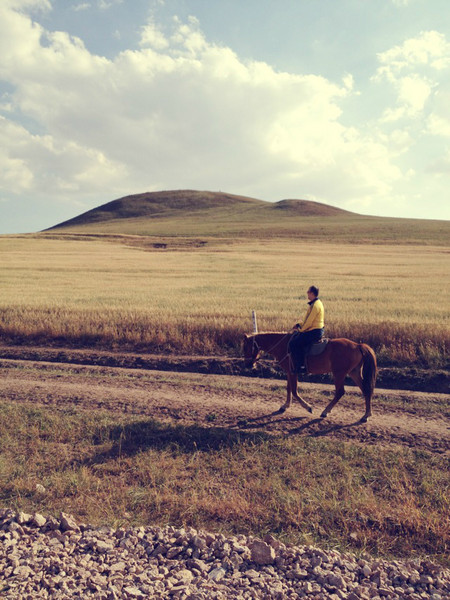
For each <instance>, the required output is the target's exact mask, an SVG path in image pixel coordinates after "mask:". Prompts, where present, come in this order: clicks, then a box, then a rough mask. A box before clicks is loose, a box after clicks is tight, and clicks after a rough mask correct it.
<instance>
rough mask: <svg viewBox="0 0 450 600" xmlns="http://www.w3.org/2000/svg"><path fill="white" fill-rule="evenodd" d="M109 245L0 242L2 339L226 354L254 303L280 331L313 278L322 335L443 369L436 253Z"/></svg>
mask: <svg viewBox="0 0 450 600" xmlns="http://www.w3.org/2000/svg"><path fill="white" fill-rule="evenodd" d="M114 241H115V242H116V243H111V242H108V241H91V240H89V241H74V240H70V239H69V240H61V239H47V238H46V237H45V236H43V237H42V238H33V237H31V238H13V237H5V238H2V239H0V249H1V252H2V267H1V271H0V277H1V288H0V335H1V337H2V338H3V339H4V340H8V341H14V342H16V343H17V342H19V343H20V342H25V343H42V344H60V345H64V344H66V345H74V346H96V347H99V348H100V347H103V348H119V349H134V350H141V351H143V350H147V351H149V352H171V353H184V354H188V353H192V354H208V353H211V354H222V355H223V354H225V355H226V354H229V355H231V356H236V355H238V354H239V353H240V345H241V336H242V334H243V333H244V332H249V331H250V330H251V318H250V315H251V311H252V310H256V312H257V315H258V320H259V328H260V330H261V331H263V330H266V331H270V330H274V331H286V330H288V329H290V328H291V327H292V325H293V324H294V323H296V322H298V321H299V320H301V318H302V316H303V314H304V311H305V308H306V298H305V291H306V289H307V287H308V286H309V285H310V284H311V283H315V284H316V285H318V286H319V287H320V289H321V296H322V299H323V301H324V303H325V306H326V333H327V335H329V336H330V337H348V338H350V339H354V340H357V341H365V342H366V343H368V344H369V345H371V346H372V347H373V348H374V349H375V351H376V352H377V355H378V359H379V362H380V364H381V365H405V364H409V365H416V366H421V367H434V368H447V367H448V365H447V361H448V358H447V348H448V343H449V339H450V325H449V319H450V315H449V312H448V306H447V304H446V301H445V298H446V297H447V296H448V291H449V287H450V286H449V283H450V276H449V273H450V268H449V266H450V253H449V251H448V249H446V248H442V247H432V246H417V247H414V246H411V245H409V246H378V245H359V246H358V245H348V244H327V243H320V244H318V243H308V244H307V243H305V242H296V241H293V240H289V241H265V242H261V241H259V242H253V243H252V242H249V241H242V240H240V241H239V242H234V243H233V242H230V243H228V244H226V245H224V244H223V243H221V242H220V243H219V242H216V243H214V242H211V243H209V245H208V247H207V248H205V247H196V248H189V249H183V247H179V246H178V247H177V249H176V250H175V251H170V249H169V250H168V251H166V250H163V251H155V250H154V248H151V249H150V251H143V249H141V248H136V247H134V246H133V247H129V246H127V245H126V244H124V243H123V242H124V240H123V239H122V238H120V243H117V240H114ZM125 241H126V240H125ZM144 249H145V250H149V248H148V246H144Z"/></svg>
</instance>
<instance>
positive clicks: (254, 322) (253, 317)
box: [252, 310, 258, 333]
mask: <svg viewBox="0 0 450 600" xmlns="http://www.w3.org/2000/svg"><path fill="white" fill-rule="evenodd" d="M252 321H253V333H258V323H257V321H256V312H255V311H254V310H252Z"/></svg>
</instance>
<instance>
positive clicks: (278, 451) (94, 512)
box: [0, 402, 449, 564]
mask: <svg viewBox="0 0 450 600" xmlns="http://www.w3.org/2000/svg"><path fill="white" fill-rule="evenodd" d="M0 444H1V446H0V447H1V448H2V451H1V452H0V482H1V486H0V503H2V504H4V505H8V506H12V507H14V508H16V509H17V510H25V511H27V512H33V511H38V512H43V513H45V514H49V513H50V514H58V513H59V512H60V511H61V510H63V511H65V512H71V513H72V514H74V515H76V516H77V518H79V519H82V520H83V521H85V522H89V523H92V524H96V525H102V524H107V525H109V526H115V527H118V526H123V525H130V524H132V525H140V524H148V523H155V524H158V525H161V524H165V523H173V524H177V525H181V524H183V525H188V526H194V527H196V528H202V529H203V528H204V529H208V530H213V531H217V530H219V531H223V532H227V533H230V532H234V533H236V532H240V533H242V532H245V533H250V534H253V535H260V536H263V535H265V534H266V533H268V532H270V533H272V534H274V535H276V536H277V537H279V538H281V539H282V540H284V541H288V542H291V543H296V544H298V543H316V544H317V543H318V544H321V545H323V546H325V547H333V548H335V547H337V548H340V549H342V550H347V549H352V550H360V551H368V552H371V553H374V554H379V555H382V556H392V555H394V556H429V557H432V558H433V559H434V560H438V561H442V562H443V563H447V564H448V554H446V553H447V550H448V539H449V531H448V519H447V516H448V510H449V495H448V491H449V489H448V485H449V481H448V472H447V467H448V465H447V462H446V460H445V458H444V457H440V456H438V455H430V454H428V453H425V452H416V451H412V450H409V449H402V448H397V447H393V448H391V449H387V448H380V447H373V446H372V447H371V446H368V445H364V446H363V445H350V444H345V443H343V442H336V441H331V440H320V439H315V438H296V437H295V436H293V437H290V438H289V437H288V438H283V437H280V438H277V437H274V436H268V435H266V434H264V433H262V432H259V433H243V432H239V431H230V430H225V429H220V428H215V429H214V428H205V427H202V426H200V425H199V426H190V427H184V426H181V425H180V426H172V425H162V424H160V423H157V422H154V421H149V420H142V419H139V418H137V417H122V418H118V416H117V415H109V414H106V413H101V412H96V411H89V412H81V411H78V410H77V409H71V410H70V411H68V410H59V411H58V410H55V409H54V408H47V407H42V406H34V405H33V404H31V403H30V404H28V405H14V404H11V403H3V402H1V403H0ZM37 484H41V485H43V486H44V488H45V492H40V491H38V490H37V488H36V485H37Z"/></svg>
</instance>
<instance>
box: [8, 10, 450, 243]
mask: <svg viewBox="0 0 450 600" xmlns="http://www.w3.org/2000/svg"><path fill="white" fill-rule="evenodd" d="M449 184H450V7H449V5H448V0H277V2H275V1H268V0H223V1H220V0H216V1H213V0H189V1H188V0H91V1H85V2H84V1H82V0H73V1H71V0H2V3H1V7H0V233H20V232H28V231H38V230H41V229H44V228H46V227H50V226H52V225H54V224H56V223H58V222H61V221H63V220H65V219H68V218H71V217H73V216H76V215H78V214H80V213H82V212H84V211H86V210H89V209H91V208H94V207H95V206H99V205H101V204H104V203H105V202H108V201H110V200H113V199H115V198H119V197H122V196H125V195H128V194H135V193H140V192H145V191H157V190H167V189H198V190H212V191H219V190H221V191H226V192H230V193H235V194H242V195H247V196H251V197H255V198H260V199H262V200H267V201H277V200H281V199H285V198H305V199H309V200H315V201H318V202H324V203H327V204H331V205H334V206H339V207H341V208H345V209H347V210H352V211H355V212H359V213H364V214H373V215H383V216H398V217H413V218H433V219H450V197H449V196H450V194H449V192H448V190H449V188H450V185H449Z"/></svg>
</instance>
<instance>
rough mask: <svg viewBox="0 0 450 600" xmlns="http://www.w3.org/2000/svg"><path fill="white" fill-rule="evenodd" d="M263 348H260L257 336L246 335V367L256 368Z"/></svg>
mask: <svg viewBox="0 0 450 600" xmlns="http://www.w3.org/2000/svg"><path fill="white" fill-rule="evenodd" d="M260 354H261V348H260V347H259V346H258V342H257V341H256V336H255V335H244V365H245V367H247V368H249V367H254V366H255V363H256V361H257V360H258V358H259V357H260Z"/></svg>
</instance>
